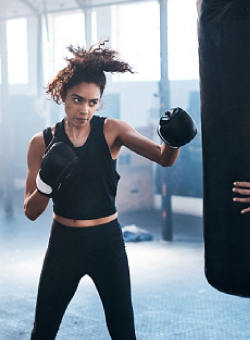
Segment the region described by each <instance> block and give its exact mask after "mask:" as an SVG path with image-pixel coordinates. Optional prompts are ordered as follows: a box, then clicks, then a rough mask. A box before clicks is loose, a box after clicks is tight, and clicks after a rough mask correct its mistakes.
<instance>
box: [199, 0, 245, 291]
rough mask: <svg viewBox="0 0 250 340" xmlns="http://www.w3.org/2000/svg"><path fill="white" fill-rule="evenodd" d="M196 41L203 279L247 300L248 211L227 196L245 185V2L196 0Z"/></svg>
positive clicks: (220, 289)
mask: <svg viewBox="0 0 250 340" xmlns="http://www.w3.org/2000/svg"><path fill="white" fill-rule="evenodd" d="M198 40H199V68H200V91H201V130H202V152H203V193H204V201H203V202H204V256H205V275H206V278H207V280H208V282H209V283H210V284H211V285H212V286H213V287H214V288H216V289H218V290H219V291H221V292H224V293H227V294H232V295H237V296H243V297H250V213H249V214H245V215H242V214H241V213H240V211H241V209H243V208H245V205H244V204H242V203H235V202H233V197H234V196H236V195H235V194H234V193H233V192H232V188H233V183H234V182H235V181H248V182H250V1H249V0H234V1H230V0H200V1H198Z"/></svg>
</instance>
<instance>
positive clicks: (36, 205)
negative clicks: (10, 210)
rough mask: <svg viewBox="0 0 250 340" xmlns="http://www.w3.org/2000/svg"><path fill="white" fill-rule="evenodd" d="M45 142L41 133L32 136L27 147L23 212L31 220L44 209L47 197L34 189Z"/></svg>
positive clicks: (47, 201)
mask: <svg viewBox="0 0 250 340" xmlns="http://www.w3.org/2000/svg"><path fill="white" fill-rule="evenodd" d="M44 151H45V143H44V139H43V135H42V134H41V133H39V134H37V135H36V136H34V137H33V138H32V139H31V141H30V143H29V147H28V155H27V163H28V171H27V176H26V185H25V198H24V213H25V215H26V216H27V217H28V218H29V219H30V220H32V221H34V220H35V219H37V218H38V217H39V216H40V215H41V214H42V213H43V211H44V210H45V209H46V207H47V205H48V203H49V198H48V197H46V196H43V195H41V194H40V193H39V192H38V191H37V189H36V176H37V173H38V171H39V169H40V164H41V161H42V155H43V153H44Z"/></svg>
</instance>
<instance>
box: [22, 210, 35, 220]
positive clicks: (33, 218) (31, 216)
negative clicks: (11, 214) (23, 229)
mask: <svg viewBox="0 0 250 340" xmlns="http://www.w3.org/2000/svg"><path fill="white" fill-rule="evenodd" d="M24 214H25V216H26V217H27V218H28V219H29V220H30V221H35V220H36V219H37V217H38V216H36V215H35V214H34V213H31V212H30V211H29V210H28V209H26V208H25V207H24Z"/></svg>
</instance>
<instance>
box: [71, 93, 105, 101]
mask: <svg viewBox="0 0 250 340" xmlns="http://www.w3.org/2000/svg"><path fill="white" fill-rule="evenodd" d="M71 97H78V98H81V99H84V97H82V96H79V94H76V93H73V94H72V95H71ZM99 99H100V98H93V99H90V100H99Z"/></svg>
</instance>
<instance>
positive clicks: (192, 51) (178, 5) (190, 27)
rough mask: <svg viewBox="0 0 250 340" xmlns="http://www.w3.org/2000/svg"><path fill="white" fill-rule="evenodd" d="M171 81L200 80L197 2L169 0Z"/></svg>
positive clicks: (193, 0)
mask: <svg viewBox="0 0 250 340" xmlns="http://www.w3.org/2000/svg"><path fill="white" fill-rule="evenodd" d="M168 51H169V79H171V80H177V79H198V78H199V63H198V38H197V8H196V0H168Z"/></svg>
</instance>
